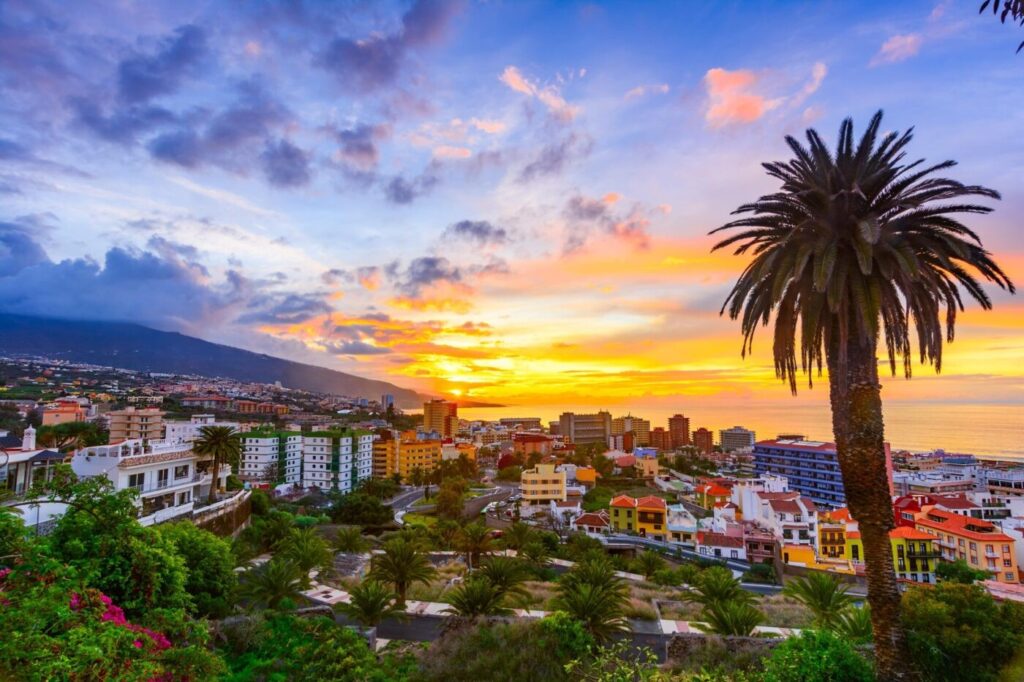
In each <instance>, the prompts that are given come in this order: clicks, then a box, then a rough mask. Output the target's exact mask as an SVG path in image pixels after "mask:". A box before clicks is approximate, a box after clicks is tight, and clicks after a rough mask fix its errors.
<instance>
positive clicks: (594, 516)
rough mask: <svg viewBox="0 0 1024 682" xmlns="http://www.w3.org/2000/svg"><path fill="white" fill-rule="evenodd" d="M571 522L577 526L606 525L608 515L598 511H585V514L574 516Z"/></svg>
mask: <svg viewBox="0 0 1024 682" xmlns="http://www.w3.org/2000/svg"><path fill="white" fill-rule="evenodd" d="M573 523H574V524H575V525H577V526H607V525H608V517H607V515H602V514H601V513H600V512H598V513H594V512H587V513H586V514H580V515H579V516H578V517H576V520H575V521H574V522H573Z"/></svg>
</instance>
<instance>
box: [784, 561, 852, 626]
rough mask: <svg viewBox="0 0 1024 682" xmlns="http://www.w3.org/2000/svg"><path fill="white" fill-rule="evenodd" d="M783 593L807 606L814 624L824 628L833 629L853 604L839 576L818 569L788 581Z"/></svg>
mask: <svg viewBox="0 0 1024 682" xmlns="http://www.w3.org/2000/svg"><path fill="white" fill-rule="evenodd" d="M783 594H785V595H786V596H787V597H792V598H793V599H795V600H797V601H798V602H800V603H801V604H803V605H804V606H806V607H807V608H809V609H810V610H811V613H813V614H814V624H815V626H816V627H818V628H823V629H826V630H831V629H834V628H835V626H836V624H837V623H838V621H839V617H840V616H841V615H842V614H843V612H844V611H846V610H847V609H849V608H850V607H851V606H852V605H853V597H851V596H850V595H848V594H847V593H846V586H845V585H843V584H842V583H840V582H839V578H837V577H836V576H834V575H832V574H831V573H823V572H820V571H815V572H814V573H811V574H809V575H807V576H806V577H802V578H796V579H795V580H792V581H790V582H789V583H787V584H786V587H785V588H784V589H783Z"/></svg>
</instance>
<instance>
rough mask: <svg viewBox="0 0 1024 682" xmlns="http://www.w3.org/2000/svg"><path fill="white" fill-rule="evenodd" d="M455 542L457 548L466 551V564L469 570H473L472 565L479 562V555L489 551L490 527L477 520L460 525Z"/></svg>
mask: <svg viewBox="0 0 1024 682" xmlns="http://www.w3.org/2000/svg"><path fill="white" fill-rule="evenodd" d="M456 543H457V545H458V547H459V550H460V551H462V552H465V553H466V565H467V566H468V567H469V570H473V567H474V566H477V565H479V563H480V555H481V554H487V553H488V552H490V551H491V546H492V544H493V537H492V536H491V529H490V528H488V527H487V526H485V525H484V524H482V523H480V522H479V521H476V522H474V523H470V524H467V525H465V526H463V527H462V531H461V532H460V533H459V535H458V537H457V538H456Z"/></svg>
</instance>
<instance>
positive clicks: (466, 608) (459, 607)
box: [445, 576, 512, 618]
mask: <svg viewBox="0 0 1024 682" xmlns="http://www.w3.org/2000/svg"><path fill="white" fill-rule="evenodd" d="M504 599H505V594H504V593H503V592H502V591H501V590H500V589H498V587H497V586H495V585H493V584H491V581H490V580H488V579H487V578H485V577H482V576H480V577H476V576H474V577H472V578H470V579H469V580H467V581H466V582H464V583H463V584H462V585H460V586H459V587H456V588H455V589H454V590H452V591H451V592H449V593H448V603H449V604H451V606H450V607H448V608H447V609H445V611H446V612H447V613H453V614H455V615H458V616H463V617H466V618H472V617H475V616H508V615H511V613H512V609H509V608H508V607H506V606H505V605H504Z"/></svg>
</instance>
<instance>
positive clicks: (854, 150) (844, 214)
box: [712, 111, 1014, 392]
mask: <svg viewBox="0 0 1024 682" xmlns="http://www.w3.org/2000/svg"><path fill="white" fill-rule="evenodd" d="M881 122H882V112H881V111H879V112H878V113H876V114H875V115H874V117H873V118H872V119H871V122H870V124H869V125H868V127H867V130H865V132H864V134H863V136H861V138H860V140H859V141H856V142H855V140H854V134H853V122H852V121H851V120H850V119H846V120H845V121H843V123H842V125H841V126H840V129H839V140H838V143H837V145H836V148H835V149H834V150H830V149H829V148H828V146H827V145H826V144H825V142H823V141H822V139H821V137H820V136H819V135H818V133H817V132H816V131H815V130H813V129H811V130H808V131H807V146H806V147H805V146H804V145H802V144H801V143H800V142H798V141H797V140H796V139H794V138H793V137H787V138H786V142H787V143H788V145H789V147H790V149H791V150H792V152H793V154H794V157H795V158H793V159H791V160H789V161H779V162H774V163H766V164H764V168H765V169H766V170H767V172H768V174H769V175H771V176H772V177H775V178H777V179H778V180H779V181H780V182H781V183H782V187H781V189H780V190H779V191H778V192H775V193H774V194H768V195H765V196H762V197H761V198H760V199H758V200H757V201H755V202H754V203H750V204H744V205H743V206H740V207H739V208H738V209H737V210H736V211H735V212H734V213H735V214H749V215H747V216H746V217H742V218H738V219H736V220H733V221H731V222H729V223H727V224H725V225H723V226H722V227H719V228H717V229H716V230H713V231H712V234H715V233H717V232H720V231H723V230H737V229H738V230H740V232H739V233H738V234H733V235H732V236H730V237H728V238H726V239H724V240H722V241H720V242H719V243H718V244H717V245H715V247H714V249H715V250H717V249H721V248H725V247H728V246H731V245H736V246H737V248H736V250H735V253H736V254H744V253H746V252H748V251H749V252H751V253H752V255H753V260H752V261H751V262H750V264H749V265H748V266H747V268H746V269H745V270H744V271H743V273H742V274H741V275H740V277H739V279H738V280H737V282H736V284H735V286H734V287H733V289H732V291H731V293H730V294H729V296H728V298H727V299H726V301H725V304H724V305H723V307H722V312H723V313H725V312H726V311H728V313H729V316H730V317H732V318H733V319H737V318H740V317H742V330H743V335H744V339H743V346H742V352H743V354H744V356H745V355H746V354H747V353H748V352H750V351H751V349H752V344H753V339H754V332H755V331H756V329H757V327H758V326H762V325H763V326H767V325H768V324H769V321H770V319H771V316H772V314H773V313H774V315H775V327H774V348H773V349H774V356H775V371H776V374H777V375H778V376H779V377H780V378H782V379H783V380H788V381H789V384H790V388H791V389H792V390H793V391H794V392H796V376H797V374H798V369H797V360H796V347H797V341H796V336H797V332H798V331H799V335H800V342H799V345H800V360H801V362H800V369H802V371H803V372H804V373H806V374H808V376H809V377H810V375H811V374H812V370H813V368H815V367H817V370H818V372H819V373H820V372H821V370H822V365H823V358H825V357H826V353H831V352H832V350H831V349H833V348H834V349H835V352H837V353H838V357H836V358H833V360H834V361H835V362H837V364H838V366H839V367H842V366H844V364H845V354H846V348H847V343H848V340H850V341H853V340H857V341H859V342H860V343H861V344H862V345H865V346H867V344H873V343H874V339H876V338H877V335H878V334H879V332H880V331H882V329H884V339H885V345H886V349H887V351H888V357H889V363H890V366H891V369H892V372H893V373H895V372H896V364H897V359H898V358H899V359H901V360H902V364H903V371H904V374H905V375H906V376H908V377H909V376H910V373H911V362H912V350H911V328H913V331H914V333H915V335H916V337H917V346H918V353H919V355H920V361H921V362H922V363H924V362H927V363H930V364H933V365H934V366H935V369H936V371H941V369H942V346H943V338H945V339H946V340H947V341H952V340H953V333H954V327H955V323H956V314H957V312H958V311H961V310H963V307H964V306H963V299H962V297H961V290H963V291H966V292H967V293H968V294H969V295H970V297H971V298H974V299H975V300H976V301H977V302H978V303H980V304H981V306H982V307H983V308H986V309H988V308H991V306H992V302H991V300H990V299H989V297H988V295H987V294H986V293H985V291H984V290H983V289H982V287H981V284H980V283H979V280H978V276H979V275H980V277H982V278H984V279H986V280H988V281H990V282H994V283H995V284H997V285H998V286H999V287H1001V288H1003V289H1007V290H1009V291H1010V292H1011V293H1012V292H1013V291H1014V286H1013V283H1012V282H1011V281H1010V279H1009V278H1008V277H1007V276H1006V274H1005V273H1003V271H1002V270H1001V269H1000V268H999V266H998V265H996V263H995V262H994V261H993V260H992V258H991V255H990V254H989V252H988V251H986V250H985V249H984V248H983V247H982V245H981V240H980V239H979V237H978V235H977V234H975V232H973V231H972V230H971V229H970V228H968V227H967V226H966V225H964V224H963V223H962V222H961V218H962V216H965V215H976V214H984V213H988V212H990V211H991V210H992V209H991V208H989V207H987V206H982V205H978V204H975V203H971V202H970V198H972V197H983V198H987V199H998V198H999V194H998V193H997V192H995V191H994V190H991V189H987V188H985V187H981V186H978V185H965V184H962V183H960V182H957V181H955V180H949V179H945V178H941V177H935V173H937V172H939V171H944V170H947V169H949V168H951V167H953V166H954V165H955V162H953V161H945V162H943V163H939V164H936V165H932V166H925V165H923V164H924V160H923V159H919V160H916V161H906V160H905V157H906V153H907V152H906V149H907V146H908V145H909V144H910V141H911V139H912V137H913V136H912V130H908V131H905V132H903V133H899V132H890V133H886V134H884V135H880V133H879V127H880V125H881ZM943 312H945V330H944V329H943V321H942V313H943ZM944 331H945V333H943V332H944ZM833 344H834V345H833ZM871 347H872V348H873V346H871ZM829 357H831V356H829Z"/></svg>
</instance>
